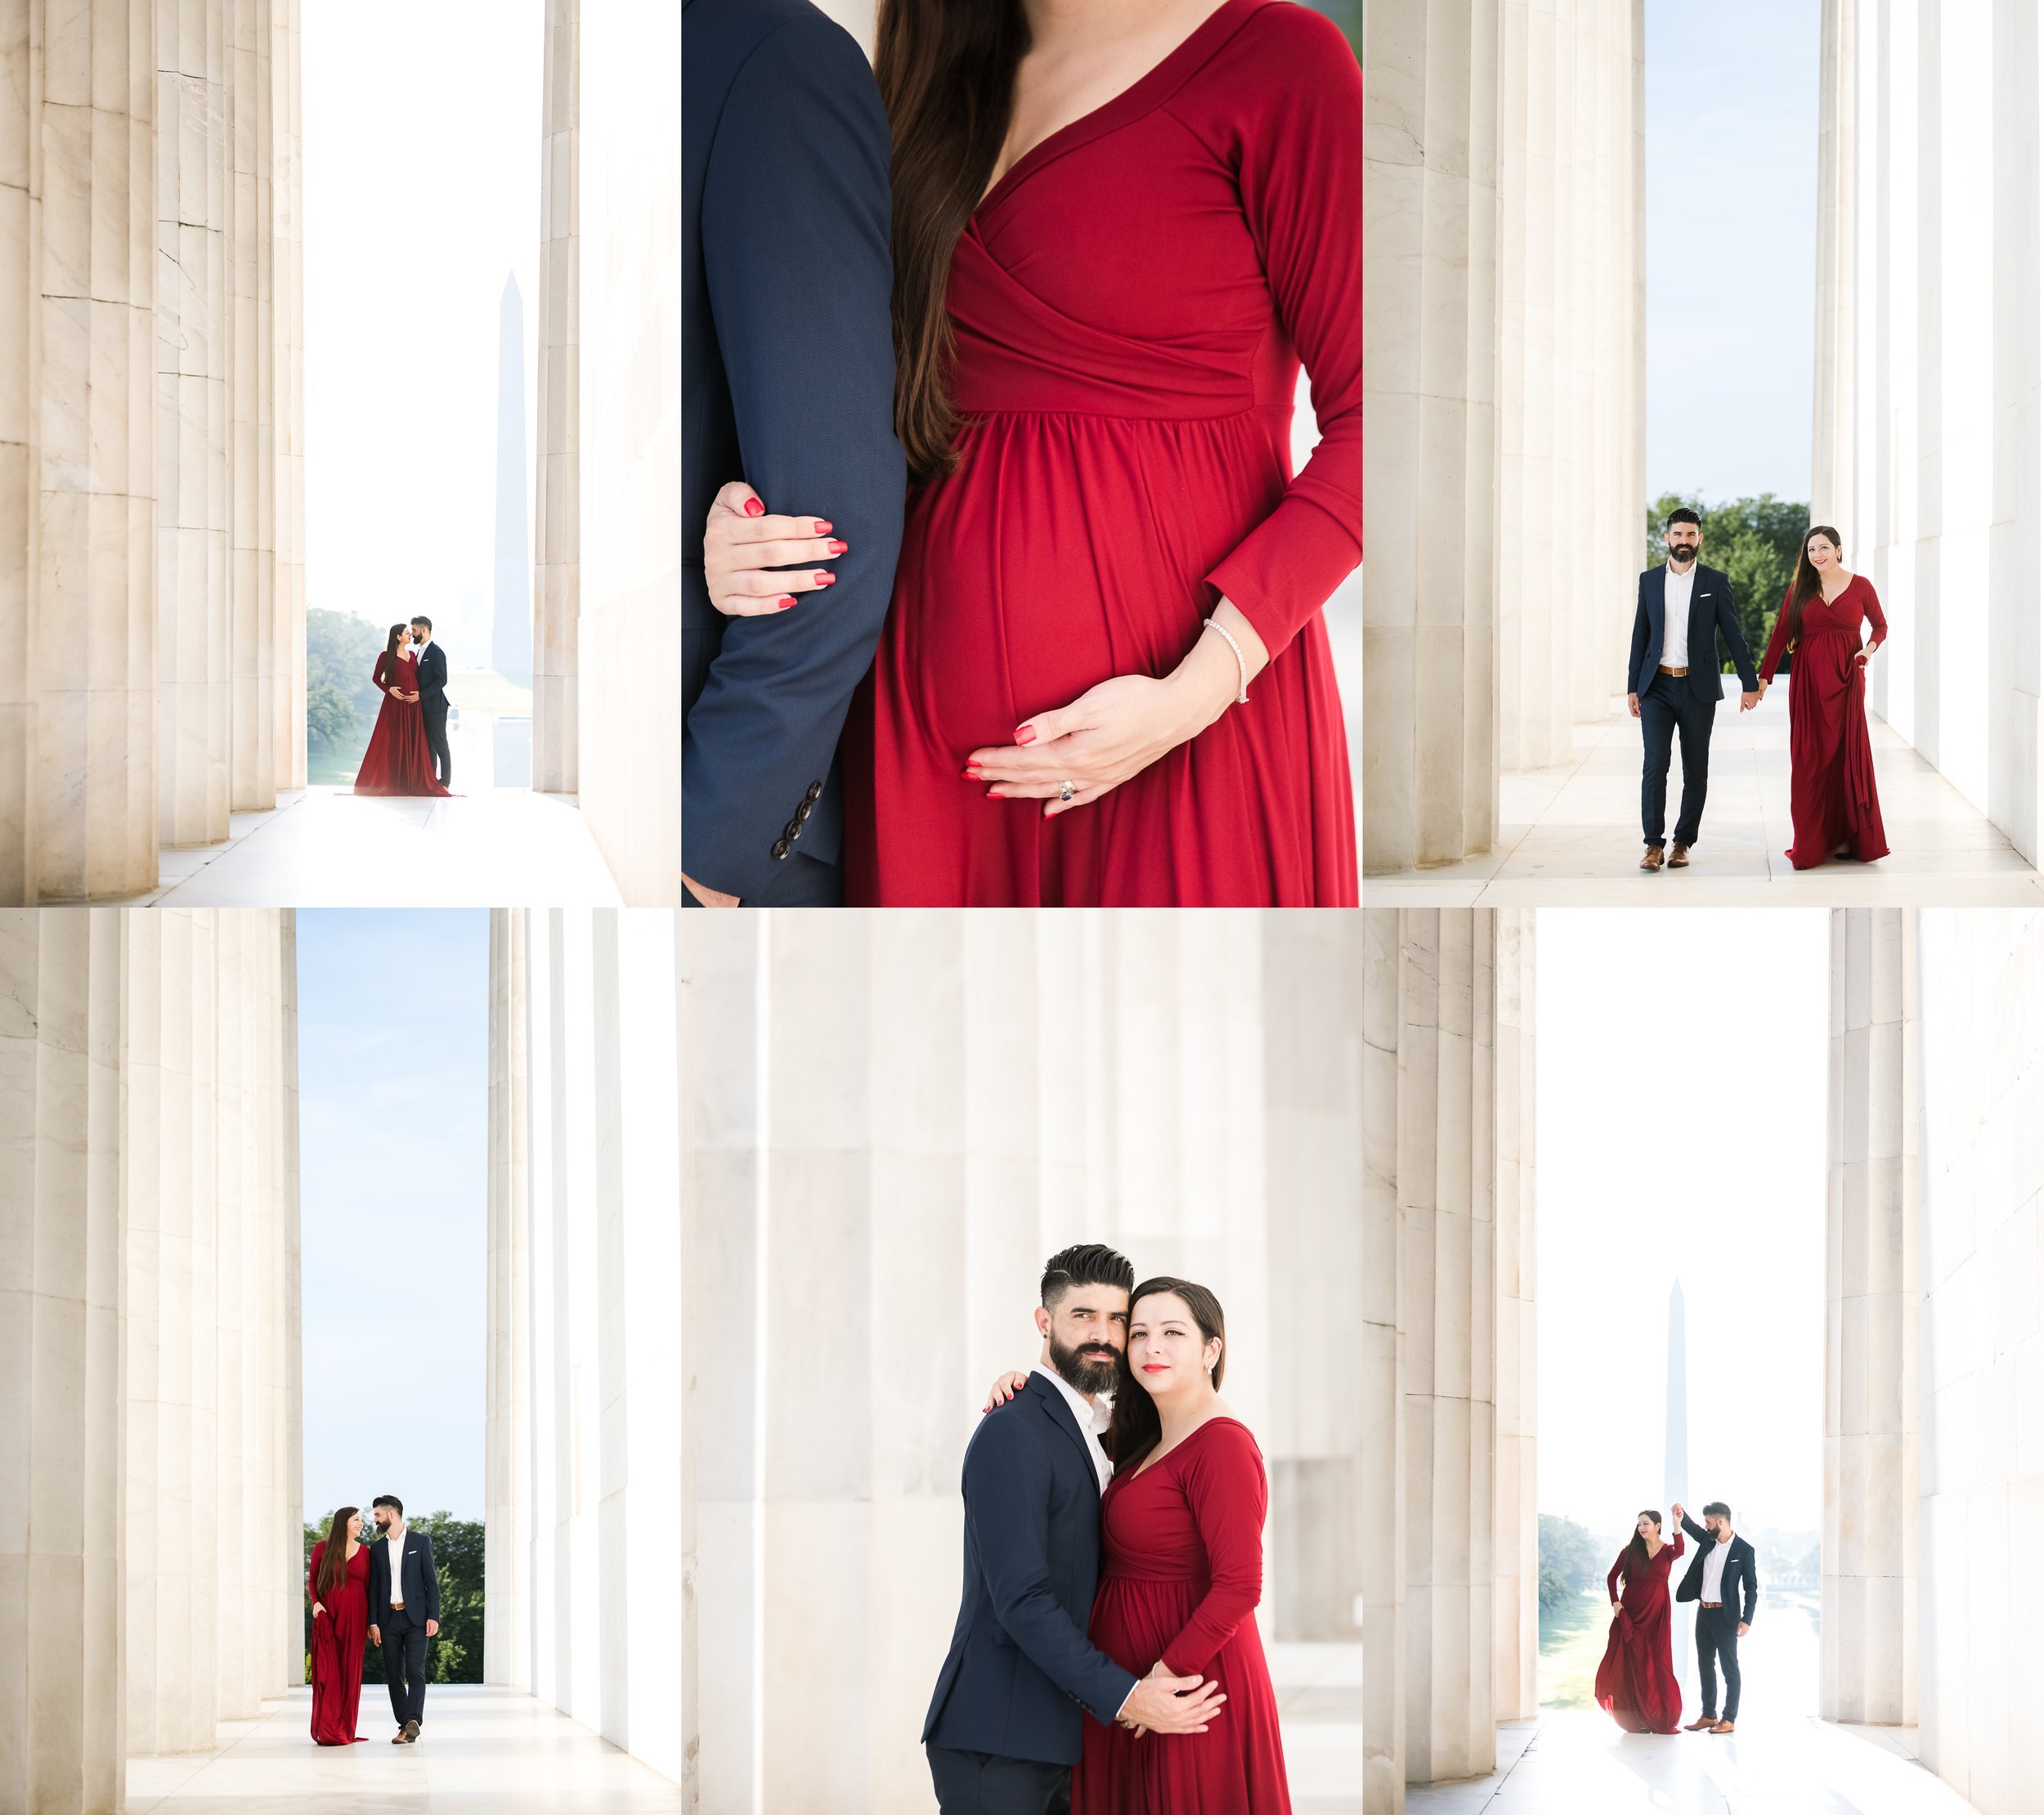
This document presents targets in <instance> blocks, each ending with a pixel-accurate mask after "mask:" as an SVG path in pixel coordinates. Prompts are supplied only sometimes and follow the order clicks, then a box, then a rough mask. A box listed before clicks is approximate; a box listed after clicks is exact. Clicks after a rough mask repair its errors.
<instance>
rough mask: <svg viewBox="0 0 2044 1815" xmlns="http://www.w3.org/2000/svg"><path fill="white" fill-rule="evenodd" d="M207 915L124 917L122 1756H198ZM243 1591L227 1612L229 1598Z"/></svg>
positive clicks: (208, 1402)
mask: <svg viewBox="0 0 2044 1815" xmlns="http://www.w3.org/2000/svg"><path fill="white" fill-rule="evenodd" d="M215 920H216V916H214V915H212V914H191V913H179V912H173V911H171V910H168V909H165V910H160V911H151V912H146V913H141V912H137V913H130V914H126V915H123V916H122V923H123V934H124V936H125V944H126V965H127V979H128V983H127V995H128V1014H127V1030H126V1037H125V1040H124V1053H123V1081H124V1084H125V1087H126V1096H127V1119H128V1143H127V1148H126V1151H125V1154H124V1155H123V1158H124V1176H125V1185H126V1192H127V1200H128V1499H127V1521H128V1645H127V1656H128V1749H129V1750H130V1751H131V1752H132V1753H156V1752H193V1751H201V1750H210V1749H211V1747H212V1746H213V1735H214V1728H215V1724H216V1723H217V1718H218V1714H219V1692H218V1681H217V1662H216V1647H217V1644H218V1638H217V1632H216V1627H217V1622H218V1620H220V1618H221V1607H222V1598H221V1593H220V1588H221V1584H220V1578H219V1566H218V1557H217V1552H216V1550H215V1548H214V1547H213V1545H212V1544H201V1543H195V1542H194V1541H193V1539H194V1534H195V1532H198V1531H199V1530H205V1529H208V1528H209V1527H210V1526H211V1524H212V1522H213V1517H214V1493H215V1486H216V1482H215V1478H214V1461H215V1456H216V1453H217V1419H218V1400H217V1386H216V1381H215V1358H214V1346H215V1326H216V1320H217V1290H218V1287H217V1264H218V1261H217V1253H216V1249H215V1234H214V1230H215V1224H214V1205H215V1202H216V1199H217V1193H218V1189H219V1115H218V1105H217V1095H218V1079H217V1070H216V1067H217V1062H218V1054H217V1030H218V1020H217V1003H216V1000H215V997H216V988H215V979H216V978H217V972H218V955H217V946H216V944H215V939H214V925H215ZM239 1599H240V1590H239V1589H238V1590H237V1591H236V1593H235V1600H237V1601H238V1600H239Z"/></svg>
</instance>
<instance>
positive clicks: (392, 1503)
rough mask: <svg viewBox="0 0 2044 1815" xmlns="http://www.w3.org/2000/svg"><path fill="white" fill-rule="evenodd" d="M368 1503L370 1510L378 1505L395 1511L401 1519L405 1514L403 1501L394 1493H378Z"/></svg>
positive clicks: (372, 1510) (373, 1509)
mask: <svg viewBox="0 0 2044 1815" xmlns="http://www.w3.org/2000/svg"><path fill="white" fill-rule="evenodd" d="M369 1505H370V1511H371V1512H372V1513H373V1512H374V1511H375V1509H376V1508H378V1507H379V1506H388V1507H390V1508H392V1509H393V1510H394V1511H395V1512H396V1513H397V1516H398V1517H399V1518H403V1517H404V1516H405V1503H404V1502H403V1501H402V1500H401V1499H398V1497H397V1495H395V1494H379V1495H377V1496H376V1498H375V1499H373V1500H371V1501H370V1503H369Z"/></svg>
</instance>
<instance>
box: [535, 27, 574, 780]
mask: <svg viewBox="0 0 2044 1815" xmlns="http://www.w3.org/2000/svg"><path fill="white" fill-rule="evenodd" d="M581 20H582V7H581V0H547V7H546V55H545V62H544V65H543V69H544V74H543V78H542V79H543V84H544V86H543V98H542V101H541V104H540V325H539V352H540V378H539V442H540V446H539V461H538V467H539V476H538V479H537V482H536V483H537V488H538V496H537V498H536V500H535V503H534V508H533V514H532V522H533V551H532V589H533V599H532V785H533V786H534V787H536V788H537V789H539V790H540V791H541V792H542V793H546V794H572V793H574V791H575V790H576V750H577V746H578V742H579V739H580V728H579V722H578V719H577V716H576V689H577V687H578V686H579V684H580V683H579V682H578V679H577V677H576V637H577V624H578V620H579V619H580V616H581V609H582V592H581V504H580V493H579V486H580V476H581V468H580V459H579V457H578V452H577V441H578V437H577V433H576V428H577V424H578V422H579V420H580V409H581V374H580V346H579V342H580V338H581V336H580V329H579V328H578V325H577V323H578V320H579V317H580V305H581V294H580V293H581V264H580V256H579V253H580V222H579V219H578V210H579V208H580V186H581V168H580V157H579V155H578V154H579V149H580V131H579V120H578V119H577V114H576V109H577V105H578V102H579V98H580V92H581V81H580V42H581Z"/></svg>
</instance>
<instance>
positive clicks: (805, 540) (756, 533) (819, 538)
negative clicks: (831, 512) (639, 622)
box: [702, 480, 845, 617]
mask: <svg viewBox="0 0 2044 1815" xmlns="http://www.w3.org/2000/svg"><path fill="white" fill-rule="evenodd" d="M830 530H831V526H830V524H829V523H828V522H827V521H826V520H825V519H823V518H820V517H771V516H769V515H768V514H767V508H766V506H765V505H764V504H762V503H760V495H759V494H758V493H757V492H756V491H754V490H753V489H752V487H751V486H749V485H746V484H744V483H742V482H740V481H737V480H733V482H731V483H730V484H729V485H728V486H725V487H724V489H723V491H719V493H718V494H717V495H716V500H715V502H714V503H713V504H711V505H710V521H709V522H708V523H706V525H705V526H704V528H703V532H702V577H703V581H704V584H705V585H707V586H708V588H709V589H710V603H711V604H712V605H714V606H715V607H717V609H718V610H719V611H720V612H723V613H724V616H726V617H764V616H767V614H768V613H769V612H785V611H787V610H789V609H790V608H791V607H792V606H793V605H794V603H795V601H796V595H797V594H801V593H814V592H820V591H822V590H823V588H824V587H826V586H829V585H835V584H836V580H837V576H836V574H834V573H831V572H830V571H827V569H824V568H822V567H818V568H815V569H814V570H813V571H810V572H809V573H777V572H775V571H773V570H774V569H775V568H777V567H794V566H795V565H796V563H797V562H805V561H807V562H817V561H834V560H836V558H837V557H838V556H839V555H840V554H842V553H844V552H845V544H844V543H843V542H841V541H840V540H837V539H836V538H835V537H834V536H831V533H830Z"/></svg>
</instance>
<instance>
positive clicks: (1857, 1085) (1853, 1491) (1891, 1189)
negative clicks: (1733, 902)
mask: <svg viewBox="0 0 2044 1815" xmlns="http://www.w3.org/2000/svg"><path fill="white" fill-rule="evenodd" d="M1917 1101H1918V1091H1917V1067H1916V913H1915V911H1914V910H1913V909H1907V908H1871V909H1870V908H1864V907H1841V908H1834V909H1833V910H1832V912H1831V1066H1830V1109H1829V1131H1830V1132H1829V1144H1830V1162H1829V1167H1828V1172H1827V1214H1826V1244H1825V1253H1826V1258H1825V1332H1824V1357H1825V1359H1824V1532H1823V1550H1824V1581H1823V1619H1822V1627H1821V1635H1822V1650H1821V1654H1820V1660H1819V1667H1818V1711H1819V1712H1820V1713H1821V1714H1822V1715H1823V1717H1824V1718H1825V1719H1827V1720H1842V1721H1866V1722H1871V1723H1876V1724H1878V1725H1881V1726H1890V1727H1892V1726H1908V1725H1912V1724H1914V1723H1915V1721H1916V1628H1917V1608H1916V1494H1917V1405H1916V1396H1917V1365H1916V1297H1917V1266H1916V1253H1917V1191H1916V1187H1917V1165H1918V1155H1917V1138H1916V1132H1917V1113H1916V1112H1917Z"/></svg>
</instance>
